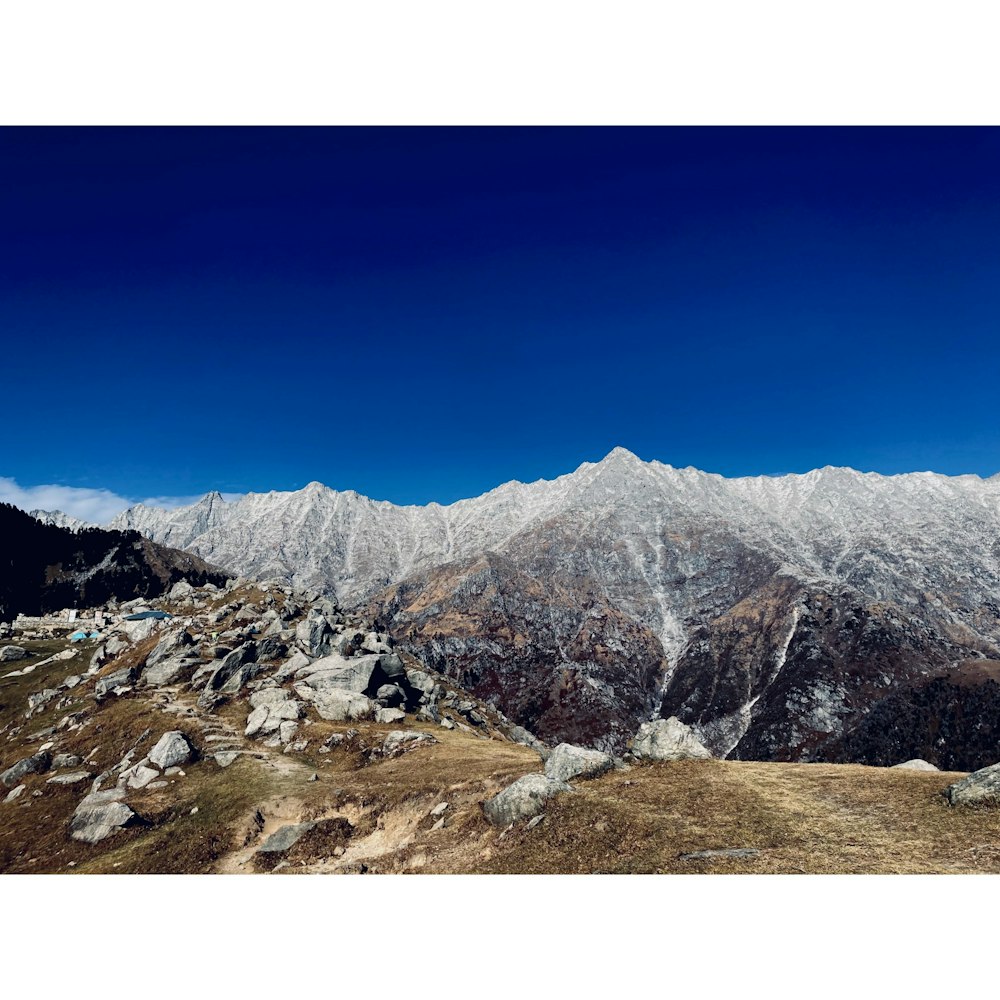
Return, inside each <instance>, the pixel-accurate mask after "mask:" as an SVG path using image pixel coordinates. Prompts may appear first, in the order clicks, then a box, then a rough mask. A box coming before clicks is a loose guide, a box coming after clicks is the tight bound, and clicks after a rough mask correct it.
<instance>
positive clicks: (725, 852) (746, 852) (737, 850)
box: [678, 847, 760, 861]
mask: <svg viewBox="0 0 1000 1000" xmlns="http://www.w3.org/2000/svg"><path fill="white" fill-rule="evenodd" d="M757 857H760V851H758V850H757V849H756V848H753V847H723V848H720V849H719V850H714V851H694V852H692V853H691V854H682V855H680V857H679V859H678V860H680V861H711V860H712V859H713V858H747V859H749V858H757Z"/></svg>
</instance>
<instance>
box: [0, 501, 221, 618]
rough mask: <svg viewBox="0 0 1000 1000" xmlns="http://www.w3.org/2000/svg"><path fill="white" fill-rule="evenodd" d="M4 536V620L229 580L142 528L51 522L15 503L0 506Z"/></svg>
mask: <svg viewBox="0 0 1000 1000" xmlns="http://www.w3.org/2000/svg"><path fill="white" fill-rule="evenodd" d="M0 537H2V538H3V540H4V552H3V558H2V559H0V621H9V620H10V619H11V618H13V617H14V616H15V615H17V614H25V615H39V614H44V613H47V612H51V611H57V610H60V609H62V608H69V607H76V606H78V605H80V606H84V607H86V606H94V605H98V604H104V603H105V602H106V601H108V600H110V599H116V600H118V599H120V600H122V601H125V600H128V599H130V598H134V597H154V596H158V595H160V594H163V593H164V592H165V591H167V590H169V589H170V587H171V586H172V585H173V584H174V583H176V582H178V581H180V580H182V579H187V580H189V581H192V582H194V583H208V582H211V583H215V584H223V583H225V582H226V578H227V574H226V573H225V572H223V571H222V570H219V569H218V568H217V567H214V566H210V565H209V564H208V563H206V562H205V561H204V560H203V559H200V558H198V557H197V556H196V555H193V554H191V553H189V552H180V551H177V550H176V549H170V548H166V547H165V546H162V545H159V544H157V543H156V542H153V541H150V540H149V539H147V538H144V537H143V536H141V535H139V534H138V533H136V532H132V531H106V530H104V529H101V528H90V527H85V528H83V529H81V530H76V529H70V528H68V527H60V526H58V525H57V524H54V523H49V524H46V523H43V522H42V521H39V520H38V519H37V518H35V517H33V516H32V515H31V514H26V513H24V511H21V510H18V509H17V508H16V507H13V506H11V505H10V504H0Z"/></svg>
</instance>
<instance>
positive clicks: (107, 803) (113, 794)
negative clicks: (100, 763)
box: [69, 788, 138, 844]
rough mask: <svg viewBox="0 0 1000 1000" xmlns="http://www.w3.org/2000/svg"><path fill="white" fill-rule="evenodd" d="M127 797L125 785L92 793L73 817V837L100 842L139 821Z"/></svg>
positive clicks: (71, 828)
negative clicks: (125, 800)
mask: <svg viewBox="0 0 1000 1000" xmlns="http://www.w3.org/2000/svg"><path fill="white" fill-rule="evenodd" d="M124 797H125V789H124V788H111V789H108V790H107V791H103V792H101V791H98V792H91V793H90V794H89V795H88V796H87V797H86V798H85V799H84V800H83V801H82V802H81V803H80V804H79V805H78V806H77V807H76V811H75V812H74V813H73V817H72V819H70V822H69V830H70V836H71V837H72V838H73V839H74V840H82V841H83V842H84V843H85V844H96V843H99V842H100V841H102V840H104V839H105V838H107V837H110V836H111V835H112V834H114V833H117V832H118V831H119V830H120V829H122V827H125V826H129V825H131V824H132V823H134V822H136V821H137V820H138V816H136V814H135V813H134V812H133V811H132V810H131V809H129V807H128V806H127V805H125V803H124V802H122V801H121V800H122V799H123V798H124Z"/></svg>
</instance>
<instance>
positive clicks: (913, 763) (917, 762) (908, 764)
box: [892, 757, 941, 771]
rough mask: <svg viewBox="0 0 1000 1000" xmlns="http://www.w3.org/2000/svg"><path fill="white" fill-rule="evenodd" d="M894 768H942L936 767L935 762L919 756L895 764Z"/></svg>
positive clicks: (912, 769) (911, 769)
mask: <svg viewBox="0 0 1000 1000" xmlns="http://www.w3.org/2000/svg"><path fill="white" fill-rule="evenodd" d="M892 766H893V767H894V768H895V767H899V768H903V769H904V770H907V771H940V770H941V768H939V767H935V766H934V765H933V764H930V763H928V762H927V761H926V760H921V759H920V758H919V757H914V758H913V760H905V761H903V763H902V764H893V765H892Z"/></svg>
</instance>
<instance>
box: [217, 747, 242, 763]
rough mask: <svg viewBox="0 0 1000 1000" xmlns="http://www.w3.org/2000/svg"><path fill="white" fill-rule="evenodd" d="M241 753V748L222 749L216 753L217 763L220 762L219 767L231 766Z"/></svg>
mask: <svg viewBox="0 0 1000 1000" xmlns="http://www.w3.org/2000/svg"><path fill="white" fill-rule="evenodd" d="M239 755H240V752H239V750H220V751H219V752H218V753H217V754H216V755H215V763H216V764H218V765H219V767H229V765H230V764H232V763H233V761H235V760H236V758H237V757H239Z"/></svg>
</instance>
